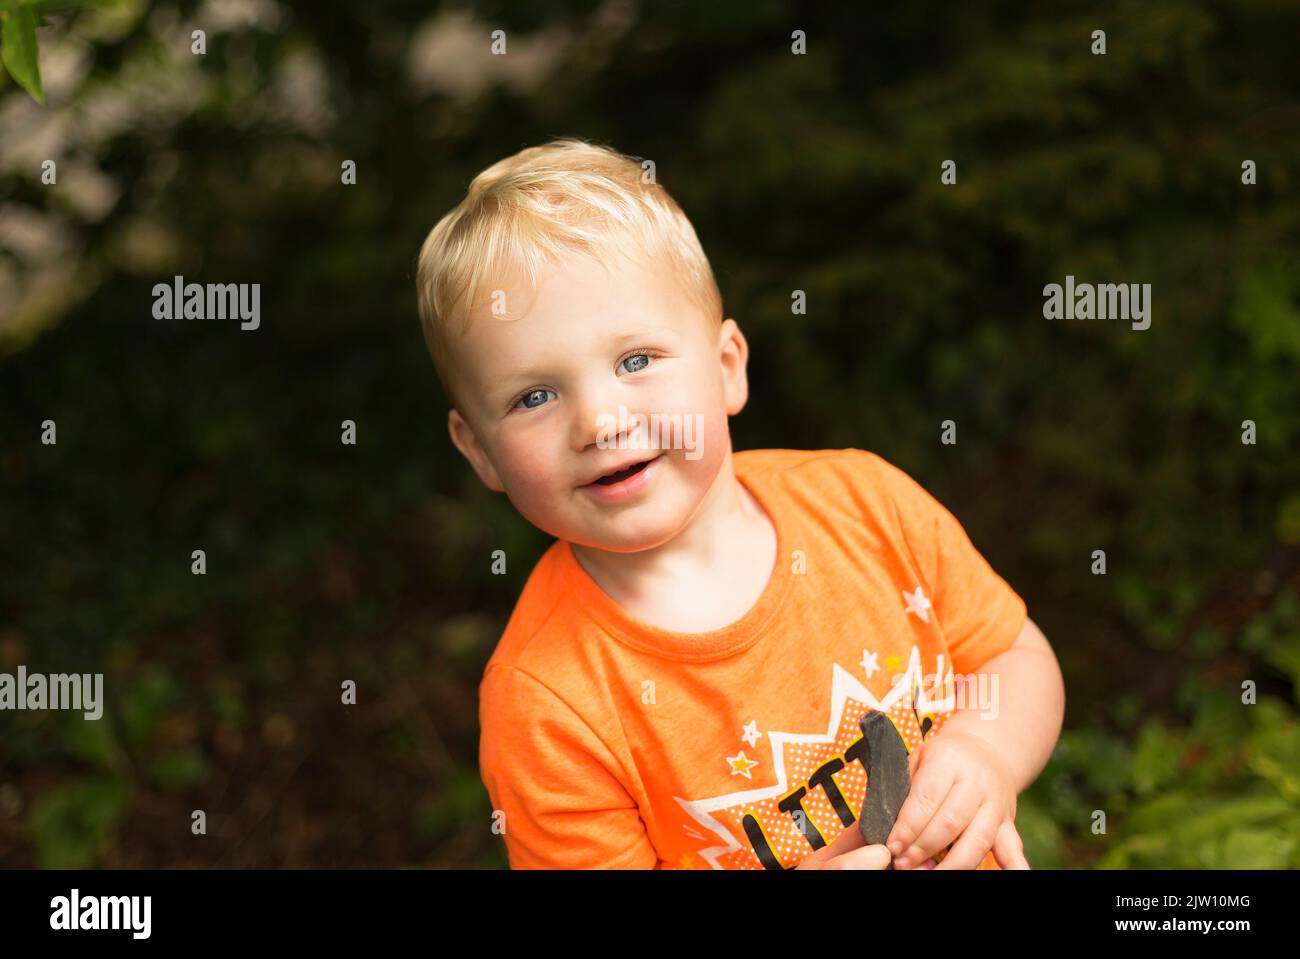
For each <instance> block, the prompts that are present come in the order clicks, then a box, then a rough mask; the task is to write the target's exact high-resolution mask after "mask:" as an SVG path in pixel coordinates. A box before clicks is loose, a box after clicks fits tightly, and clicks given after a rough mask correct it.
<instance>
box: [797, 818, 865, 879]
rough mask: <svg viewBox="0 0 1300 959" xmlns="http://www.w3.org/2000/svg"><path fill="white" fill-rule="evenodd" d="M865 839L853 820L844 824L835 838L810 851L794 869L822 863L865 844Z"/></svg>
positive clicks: (816, 865)
mask: <svg viewBox="0 0 1300 959" xmlns="http://www.w3.org/2000/svg"><path fill="white" fill-rule="evenodd" d="M866 844H867V841H866V840H865V839H863V838H862V832H861V830H859V829H858V825H857V823H856V822H855V823H854V824H853V825H852V826H846V827H845V828H844V831H843V832H841V833H840V834H839V835H838V836H836V837H835V840H834V841H833V842H831V843H829V844H828V845H825V846H822V847H821V848H820V849H818V850H816V851H814V852H810V853H809V854H808V855H806V856H804V858H803V859H801V860H800V861H799V865H798V866H796V867H795V868H796V869H800V868H802V869H812V868H814V867H818V866H822V865H824V864H825V863H826V862H827V861H828V860H831V859H834V858H835V857H836V856H842V855H844V853H846V852H849V851H851V850H853V849H856V848H858V847H860V846H865V845H866Z"/></svg>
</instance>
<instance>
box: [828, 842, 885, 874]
mask: <svg viewBox="0 0 1300 959" xmlns="http://www.w3.org/2000/svg"><path fill="white" fill-rule="evenodd" d="M889 860H890V856H889V850H888V849H886V848H885V847H884V846H883V845H881V844H880V843H876V844H875V845H871V846H866V845H864V846H861V847H860V848H858V849H850V850H849V851H848V852H846V853H844V855H842V856H836V857H834V858H833V859H830V860H828V861H827V863H826V865H825V866H823V867H822V868H823V869H885V868H886V867H888V866H889Z"/></svg>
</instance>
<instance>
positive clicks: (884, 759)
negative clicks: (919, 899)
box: [858, 711, 912, 869]
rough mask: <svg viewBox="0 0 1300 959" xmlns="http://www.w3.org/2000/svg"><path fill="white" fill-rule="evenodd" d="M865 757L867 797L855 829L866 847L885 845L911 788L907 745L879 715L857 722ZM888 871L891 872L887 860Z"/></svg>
mask: <svg viewBox="0 0 1300 959" xmlns="http://www.w3.org/2000/svg"><path fill="white" fill-rule="evenodd" d="M860 725H861V726H862V735H863V736H864V737H865V738H866V739H865V746H866V753H867V796H866V799H864V800H863V802H862V815H861V816H859V817H858V829H860V830H861V831H862V838H863V839H865V840H866V841H867V845H868V846H876V845H882V844H884V842H885V840H886V839H888V838H889V833H890V830H892V829H893V828H894V823H895V821H897V819H898V811H899V810H900V809H902V808H903V800H905V799H907V793H908V791H909V790H910V789H911V788H912V774H911V771H910V770H909V769H908V765H907V744H906V743H904V742H903V737H902V736H900V735H899V734H898V729H897V728H895V726H894V723H893V721H892V720H891V719H890V718H889V717H888V716H887V715H885V714H884V713H882V712H874V711H873V712H868V713H865V714H864V715H863V717H862V720H861V722H860ZM889 868H890V869H893V868H894V863H893V860H892V859H891V860H890V863H889Z"/></svg>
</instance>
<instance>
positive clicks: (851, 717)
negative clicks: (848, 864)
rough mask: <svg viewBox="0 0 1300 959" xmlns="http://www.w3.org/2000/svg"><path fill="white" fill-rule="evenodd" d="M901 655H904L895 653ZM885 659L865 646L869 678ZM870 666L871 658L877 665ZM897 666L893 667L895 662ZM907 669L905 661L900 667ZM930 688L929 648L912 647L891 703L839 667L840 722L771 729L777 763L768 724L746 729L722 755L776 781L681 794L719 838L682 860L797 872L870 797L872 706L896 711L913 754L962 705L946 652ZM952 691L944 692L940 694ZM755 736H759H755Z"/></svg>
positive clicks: (750, 777) (695, 830)
mask: <svg viewBox="0 0 1300 959" xmlns="http://www.w3.org/2000/svg"><path fill="white" fill-rule="evenodd" d="M890 659H896V657H890ZM874 660H875V657H874V655H873V654H871V653H869V652H865V653H864V657H863V663H864V666H867V672H868V676H869V675H870V673H871V672H872V671H873V670H872V669H871V667H873V666H875V665H876V664H875V662H874ZM868 664H869V665H868ZM890 665H891V666H892V665H893V664H890ZM901 666H902V663H901V662H899V663H898V664H897V665H896V666H893V668H895V669H897V668H899V667H901ZM930 675H931V676H932V677H942V680H935V679H932V681H931V686H930V688H929V689H927V688H926V685H925V682H924V678H925V673H924V672H923V670H922V667H921V653H920V650H919V649H917V647H916V646H915V645H913V647H912V652H911V656H910V658H909V660H908V664H907V670H906V672H904V673H903V675H902V677H901V678H900V679H899V681H898V682H896V683H895V684H894V686H893V687H892V688H891V689H890V691H889V693H888V694H887V695H886V696H885V698H884V699H883V700H877V699H876V697H875V696H874V695H872V693H871V691H870V690H869V689H867V687H866V686H864V685H863V684H862V683H861V682H859V681H858V680H857V679H856V678H855V677H854V676H853V674H852V673H850V672H849V671H848V670H846V669H844V668H842V667H841V666H840V665H838V664H832V666H831V677H830V679H831V681H830V689H829V696H828V700H829V704H830V722H829V724H828V728H827V729H826V730H825V731H824V732H814V733H807V732H797V731H789V730H769V731H767V732H766V737H767V740H768V743H769V744H770V746H771V749H770V755H771V764H772V766H773V768H772V769H771V770H765V769H764V764H765V763H766V762H767V761H768V760H767V757H766V755H765V754H764V751H763V750H762V748H761V746H759V745H758V744H759V741H760V737H761V735H763V734H761V733H760V732H759V728H758V727H759V721H758V720H754V721H753V722H751V723H750V724H748V725H746V726H745V728H744V733H745V735H744V736H743V737H742V738H743V739H744V741H745V744H747V745H744V746H743V748H741V749H739V750H738V751H737V752H736V753H735V754H734V755H727V756H724V757H721V760H722V761H723V762H725V763H726V767H727V768H728V769H729V770H730V774H731V776H733V777H740V778H742V779H743V780H745V783H746V786H747V785H748V783H750V782H756V783H757V782H768V783H771V782H773V780H775V784H774V785H764V786H760V787H758V788H742V789H740V790H738V791H736V792H730V793H727V794H726V795H722V796H715V797H712V798H706V799H693V800H692V799H684V798H682V797H680V796H674V797H673V798H674V799H675V800H676V801H677V802H678V804H679V805H680V806H681V807H682V808H683V809H684V810H685V811H686V812H687V813H688V814H689V815H690V817H691V819H692V820H693V823H692V824H684V828H685V829H686V833H687V835H689V836H691V837H692V838H694V839H697V840H699V841H700V842H702V843H703V842H708V843H712V844H711V845H709V846H707V847H705V848H702V849H700V850H699V852H698V860H696V859H695V858H694V857H690V856H687V857H685V861H683V862H679V863H677V864H676V865H678V866H679V867H684V868H703V866H702V865H698V864H697V863H698V862H699V861H702V863H707V865H708V866H709V867H711V868H713V869H792V868H794V867H795V866H797V865H798V864H799V862H800V861H801V860H802V859H803V858H804V857H805V856H807V855H808V854H809V853H811V852H813V851H815V850H817V849H820V848H822V847H823V846H825V845H828V844H829V842H831V841H833V840H834V839H835V837H837V836H838V835H839V834H840V833H841V832H842V831H843V830H844V828H845V827H847V826H851V825H853V824H854V823H856V822H857V818H858V814H859V812H860V811H861V809H862V803H863V800H864V799H865V798H866V794H867V787H868V785H869V784H868V782H867V768H866V761H867V755H866V753H865V750H864V745H865V741H864V737H863V735H862V728H861V725H860V722H861V719H862V716H863V714H864V713H865V712H869V711H873V710H874V711H879V712H883V713H885V714H886V715H888V716H889V718H890V720H891V721H892V722H893V724H894V726H895V728H896V729H897V730H898V732H899V735H900V736H901V737H902V739H903V742H904V743H905V744H906V746H907V751H908V753H909V754H910V753H911V752H912V750H913V749H915V748H916V747H917V746H919V745H920V744H921V743H922V742H923V741H924V740H925V739H926V738H927V737H929V736H931V735H933V734H935V733H936V732H938V730H939V728H940V727H941V726H942V724H943V722H944V720H945V719H946V718H948V717H949V716H950V715H951V714H952V712H953V709H954V704H955V683H954V679H953V674H952V669H951V667H950V666H949V667H945V664H944V657H943V655H942V654H940V655H939V656H938V657H937V668H936V669H935V670H934V671H933V673H931V674H930ZM940 696H941V697H942V698H939V697H940ZM751 740H752V742H751Z"/></svg>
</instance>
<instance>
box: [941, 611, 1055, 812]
mask: <svg viewBox="0 0 1300 959" xmlns="http://www.w3.org/2000/svg"><path fill="white" fill-rule="evenodd" d="M981 673H982V674H985V675H987V677H988V678H987V679H986V680H985V681H984V684H983V685H984V695H983V696H982V697H981V695H980V692H979V686H980V683H979V680H978V675H979V674H981ZM995 677H996V678H995ZM960 685H963V686H965V687H966V688H965V689H964V690H961V691H959V692H958V697H957V701H958V702H959V703H960V704H961V708H959V709H957V710H956V711H955V712H954V713H953V714H952V715H951V716H949V717H948V718H947V719H946V720H945V722H944V726H945V728H946V729H947V731H948V732H953V731H955V730H961V731H963V732H967V733H970V734H971V735H973V736H977V737H979V738H980V739H983V740H984V741H985V742H987V743H988V744H989V745H990V746H991V747H993V749H995V750H996V751H997V752H998V753H999V754H1000V755H1001V756H1002V757H1003V758H1004V759H1005V760H1006V762H1007V765H1008V766H1009V767H1010V768H1011V769H1012V770H1013V772H1014V775H1015V789H1016V792H1017V793H1019V792H1021V791H1022V790H1024V789H1025V788H1027V787H1028V786H1029V784H1030V783H1032V782H1033V781H1034V780H1035V779H1036V778H1037V777H1038V774H1039V773H1040V772H1042V769H1043V767H1044V766H1045V765H1047V760H1048V759H1049V758H1050V757H1051V755H1052V750H1053V749H1054V748H1055V746H1056V740H1057V737H1058V736H1059V735H1060V733H1061V724H1062V722H1063V721H1064V719H1065V683H1064V681H1063V679H1062V677H1061V668H1060V666H1059V664H1058V663H1057V661H1056V655H1055V654H1054V653H1053V652H1052V647H1051V645H1050V644H1049V643H1048V641H1047V637H1046V636H1044V635H1043V632H1042V630H1040V629H1039V628H1038V626H1037V625H1036V624H1035V623H1034V621H1033V620H1032V619H1028V618H1026V619H1025V624H1024V626H1023V627H1022V628H1021V630H1020V634H1019V635H1018V636H1017V637H1016V641H1015V643H1013V644H1012V645H1011V646H1010V648H1008V649H1007V650H1005V651H1004V652H1002V653H999V654H998V655H996V656H994V657H992V658H991V659H988V660H986V661H985V662H984V663H983V664H981V665H980V666H979V667H978V668H977V669H976V670H975V672H974V673H969V674H966V675H965V676H964V677H963V678H962V680H961V684H960Z"/></svg>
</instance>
